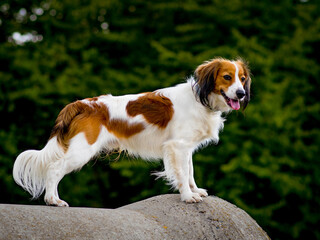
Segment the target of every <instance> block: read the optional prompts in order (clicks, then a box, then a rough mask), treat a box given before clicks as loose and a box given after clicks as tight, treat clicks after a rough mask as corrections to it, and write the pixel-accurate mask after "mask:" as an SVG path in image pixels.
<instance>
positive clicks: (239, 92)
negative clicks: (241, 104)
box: [236, 90, 246, 99]
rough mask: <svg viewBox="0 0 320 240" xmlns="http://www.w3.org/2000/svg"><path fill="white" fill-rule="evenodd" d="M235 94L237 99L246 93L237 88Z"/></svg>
mask: <svg viewBox="0 0 320 240" xmlns="http://www.w3.org/2000/svg"><path fill="white" fill-rule="evenodd" d="M236 95H237V97H238V98H239V99H242V98H243V97H244V96H245V95H246V93H245V91H243V90H237V91H236Z"/></svg>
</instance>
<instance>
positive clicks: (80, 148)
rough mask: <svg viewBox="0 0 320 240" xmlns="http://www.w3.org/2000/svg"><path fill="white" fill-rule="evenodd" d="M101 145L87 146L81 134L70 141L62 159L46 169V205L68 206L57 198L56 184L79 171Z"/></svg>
mask: <svg viewBox="0 0 320 240" xmlns="http://www.w3.org/2000/svg"><path fill="white" fill-rule="evenodd" d="M99 148H101V143H96V144H92V145H91V144H89V143H88V142H87V140H86V138H85V137H84V134H83V133H80V134H78V135H77V136H75V137H74V138H73V139H72V140H71V141H70V146H69V148H68V150H67V152H66V154H65V155H64V157H63V158H61V159H59V160H57V161H54V162H52V163H51V164H50V165H49V166H48V168H47V174H46V186H45V187H46V193H45V197H44V199H45V202H46V204H47V205H52V206H63V207H66V206H68V204H67V203H66V202H65V201H63V200H61V199H60V198H59V194H58V184H59V182H60V180H61V179H62V178H63V177H64V176H65V175H66V174H68V173H70V172H72V171H76V170H79V169H81V168H82V167H83V166H84V165H85V164H86V163H87V162H89V161H90V159H91V158H92V157H93V156H94V155H96V154H97V153H98V152H99V150H100V149H99Z"/></svg>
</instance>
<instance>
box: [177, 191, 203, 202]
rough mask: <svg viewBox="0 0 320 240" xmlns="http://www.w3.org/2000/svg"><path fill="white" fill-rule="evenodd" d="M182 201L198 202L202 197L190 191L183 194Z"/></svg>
mask: <svg viewBox="0 0 320 240" xmlns="http://www.w3.org/2000/svg"><path fill="white" fill-rule="evenodd" d="M181 201H183V202H186V203H197V202H201V201H202V198H201V197H200V195H199V194H198V193H193V192H190V193H184V194H181Z"/></svg>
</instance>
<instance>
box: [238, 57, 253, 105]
mask: <svg viewBox="0 0 320 240" xmlns="http://www.w3.org/2000/svg"><path fill="white" fill-rule="evenodd" d="M238 62H239V63H240V64H241V66H242V67H243V69H244V74H245V76H246V77H247V80H246V82H245V84H244V90H245V91H246V95H245V97H244V100H243V105H242V110H245V109H246V107H247V106H248V103H249V102H250V87H251V72H250V69H249V65H248V62H246V61H245V60H243V59H240V58H238Z"/></svg>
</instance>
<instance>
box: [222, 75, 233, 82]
mask: <svg viewBox="0 0 320 240" xmlns="http://www.w3.org/2000/svg"><path fill="white" fill-rule="evenodd" d="M223 78H224V79H225V80H228V81H230V80H231V79H232V78H231V76H230V75H224V76H223Z"/></svg>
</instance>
